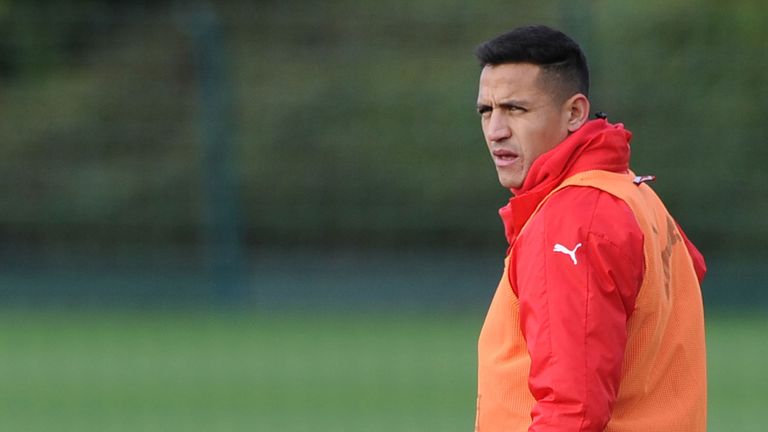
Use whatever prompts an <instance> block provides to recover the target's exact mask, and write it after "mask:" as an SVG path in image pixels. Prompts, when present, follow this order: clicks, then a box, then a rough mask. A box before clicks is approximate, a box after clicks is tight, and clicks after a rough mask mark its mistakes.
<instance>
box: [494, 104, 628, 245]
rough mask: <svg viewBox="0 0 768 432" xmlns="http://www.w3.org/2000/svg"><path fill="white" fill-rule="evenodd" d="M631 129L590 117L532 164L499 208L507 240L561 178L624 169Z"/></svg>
mask: <svg viewBox="0 0 768 432" xmlns="http://www.w3.org/2000/svg"><path fill="white" fill-rule="evenodd" d="M631 138H632V133H631V132H630V131H629V130H627V129H624V125H623V124H621V123H617V124H611V123H608V122H607V121H606V120H604V119H597V120H591V121H589V122H587V123H585V124H584V125H583V126H582V127H581V128H580V129H579V130H577V131H576V132H574V133H572V134H571V135H569V136H568V137H567V138H566V139H565V140H563V142H561V143H560V144H558V145H557V146H556V147H555V148H553V149H552V150H550V151H548V152H546V153H544V154H542V155H541V156H539V158H538V159H536V161H534V163H533V164H532V165H531V168H530V170H529V171H528V174H527V175H526V177H525V180H524V181H523V185H522V186H521V187H520V188H519V189H512V190H511V191H512V193H513V194H514V196H513V197H512V198H510V200H509V203H508V204H507V205H505V206H504V207H502V208H501V209H499V215H500V216H501V219H502V221H503V222H504V232H505V234H506V237H507V241H508V242H509V244H510V245H512V244H513V243H514V241H515V238H516V237H517V235H518V234H519V233H520V230H521V229H522V228H523V226H524V225H525V223H526V222H527V221H528V218H530V217H531V214H532V213H533V212H534V210H536V207H537V206H538V205H539V203H540V202H541V200H543V199H544V198H545V197H546V196H547V195H548V194H549V193H550V192H552V190H554V189H555V188H556V187H557V186H558V185H559V184H560V183H562V181H563V180H565V179H566V178H568V177H570V176H572V175H575V174H577V173H580V172H583V171H589V170H595V169H599V170H606V171H612V172H627V170H628V169H629V154H630V149H629V141H630V139H631Z"/></svg>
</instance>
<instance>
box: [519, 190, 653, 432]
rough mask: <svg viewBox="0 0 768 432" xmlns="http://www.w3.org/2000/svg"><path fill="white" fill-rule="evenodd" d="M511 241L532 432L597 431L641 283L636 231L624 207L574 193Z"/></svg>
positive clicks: (557, 199) (598, 194) (604, 196)
mask: <svg viewBox="0 0 768 432" xmlns="http://www.w3.org/2000/svg"><path fill="white" fill-rule="evenodd" d="M518 241H519V242H521V244H520V245H518V247H517V248H516V249H517V251H516V266H517V271H516V284H515V285H516V287H517V291H518V298H519V300H520V316H521V328H522V330H523V335H524V336H525V338H526V342H527V345H528V351H529V354H530V357H531V370H530V376H529V383H528V384H529V388H530V390H531V393H532V394H533V396H534V398H535V399H536V404H535V405H534V408H533V411H532V412H531V416H532V419H533V424H532V426H531V428H530V429H529V430H530V431H535V432H544V431H558V432H563V431H602V430H603V429H604V428H605V425H606V424H607V423H608V420H609V419H610V416H611V407H612V404H613V402H614V400H615V399H616V394H617V392H618V386H619V378H620V375H621V364H622V361H623V359H624V350H625V346H626V341H627V327H626V323H627V319H628V318H629V316H630V314H631V313H632V310H633V308H634V303H635V298H636V296H637V292H638V291H639V289H640V284H641V282H642V277H643V269H644V254H643V234H642V231H641V230H640V227H639V225H638V223H637V220H636V219H635V217H634V215H633V214H632V212H631V211H630V209H629V207H628V206H627V204H626V203H624V202H623V201H621V200H619V199H617V198H615V197H614V196H612V195H610V194H608V193H606V192H603V191H600V190H597V189H594V188H588V187H571V188H566V189H563V190H562V191H560V192H558V193H557V194H556V195H554V196H552V197H551V198H550V199H549V200H548V201H547V203H546V204H545V205H544V206H543V207H542V209H541V210H540V211H539V213H538V214H537V215H536V216H535V219H534V220H533V221H531V223H530V224H529V226H528V227H527V228H526V231H525V232H524V233H523V234H522V235H521V237H520V238H519V239H518Z"/></svg>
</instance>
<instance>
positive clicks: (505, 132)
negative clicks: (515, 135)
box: [488, 110, 512, 141]
mask: <svg viewBox="0 0 768 432" xmlns="http://www.w3.org/2000/svg"><path fill="white" fill-rule="evenodd" d="M511 135H512V129H511V128H510V127H509V124H507V121H506V117H505V116H504V113H502V112H499V111H497V110H493V111H492V112H491V118H490V119H489V121H488V141H504V140H505V139H507V138H509V137H510V136H511Z"/></svg>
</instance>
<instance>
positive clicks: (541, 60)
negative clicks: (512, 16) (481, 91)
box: [475, 25, 589, 98]
mask: <svg viewBox="0 0 768 432" xmlns="http://www.w3.org/2000/svg"><path fill="white" fill-rule="evenodd" d="M475 56H477V58H478V60H480V65H481V66H482V67H485V66H489V65H490V66H497V65H501V64H504V63H531V64H534V65H537V66H539V67H540V68H541V71H542V72H543V74H544V75H542V77H543V78H545V79H547V81H549V82H552V83H553V84H556V87H557V90H558V93H560V95H561V96H562V97H564V98H568V97H570V96H573V95H574V94H576V93H582V94H583V95H584V96H589V67H588V66H587V59H586V57H585V56H584V52H582V50H581V47H580V46H579V44H577V43H576V42H575V41H574V40H573V39H571V38H570V37H568V36H567V35H566V34H565V33H563V32H561V31H558V30H555V29H553V28H550V27H547V26H544V25H531V26H525V27H519V28H516V29H514V30H512V31H510V32H507V33H504V34H502V35H500V36H498V37H496V38H494V39H491V40H489V41H487V42H484V43H482V44H480V45H479V46H478V47H477V48H475Z"/></svg>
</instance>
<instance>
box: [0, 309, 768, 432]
mask: <svg viewBox="0 0 768 432" xmlns="http://www.w3.org/2000/svg"><path fill="white" fill-rule="evenodd" d="M481 315H482V313H477V314H469V313H466V312H464V313H461V314H449V313H442V314H438V315H434V316H426V317H425V316H419V315H415V314H400V315H391V314H383V313H382V314H370V315H363V314H358V315H349V314H341V313H339V314H330V313H329V314H327V315H324V316H323V315H308V314H298V313H287V314H280V315H277V314H270V315H259V314H256V313H244V312H239V313H236V314H234V315H232V316H228V315H225V314H221V313H220V314H211V313H202V312H194V313H193V312H189V313H178V312H177V313H136V312H131V313H116V312H111V313H96V312H84V313H83V312H80V313H75V312H60V311H59V312H25V313H22V312H18V311H6V312H5V313H3V314H2V318H0V343H1V344H2V350H1V352H2V354H1V356H2V357H0V358H1V359H2V360H1V361H0V379H1V380H2V382H0V386H1V388H2V391H0V422H2V423H1V428H2V430H9V431H52V430H55V431H281V432H283V431H285V432H288V431H387V432H391V431H469V430H471V429H472V422H473V416H474V386H475V353H474V345H475V338H476V334H477V332H478V330H479V326H480V324H481V320H482V316H481ZM766 330H768V317H765V316H757V315H751V316H741V317H736V316H735V315H719V316H713V317H710V319H709V321H708V344H709V346H708V349H709V370H710V382H709V385H710V410H709V418H710V430H711V431H720V430H728V431H755V432H757V431H764V430H766V428H768V414H767V412H766V410H765V407H766V406H768V366H766V364H767V363H766V358H768V342H766V341H767V340H768V339H766Z"/></svg>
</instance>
